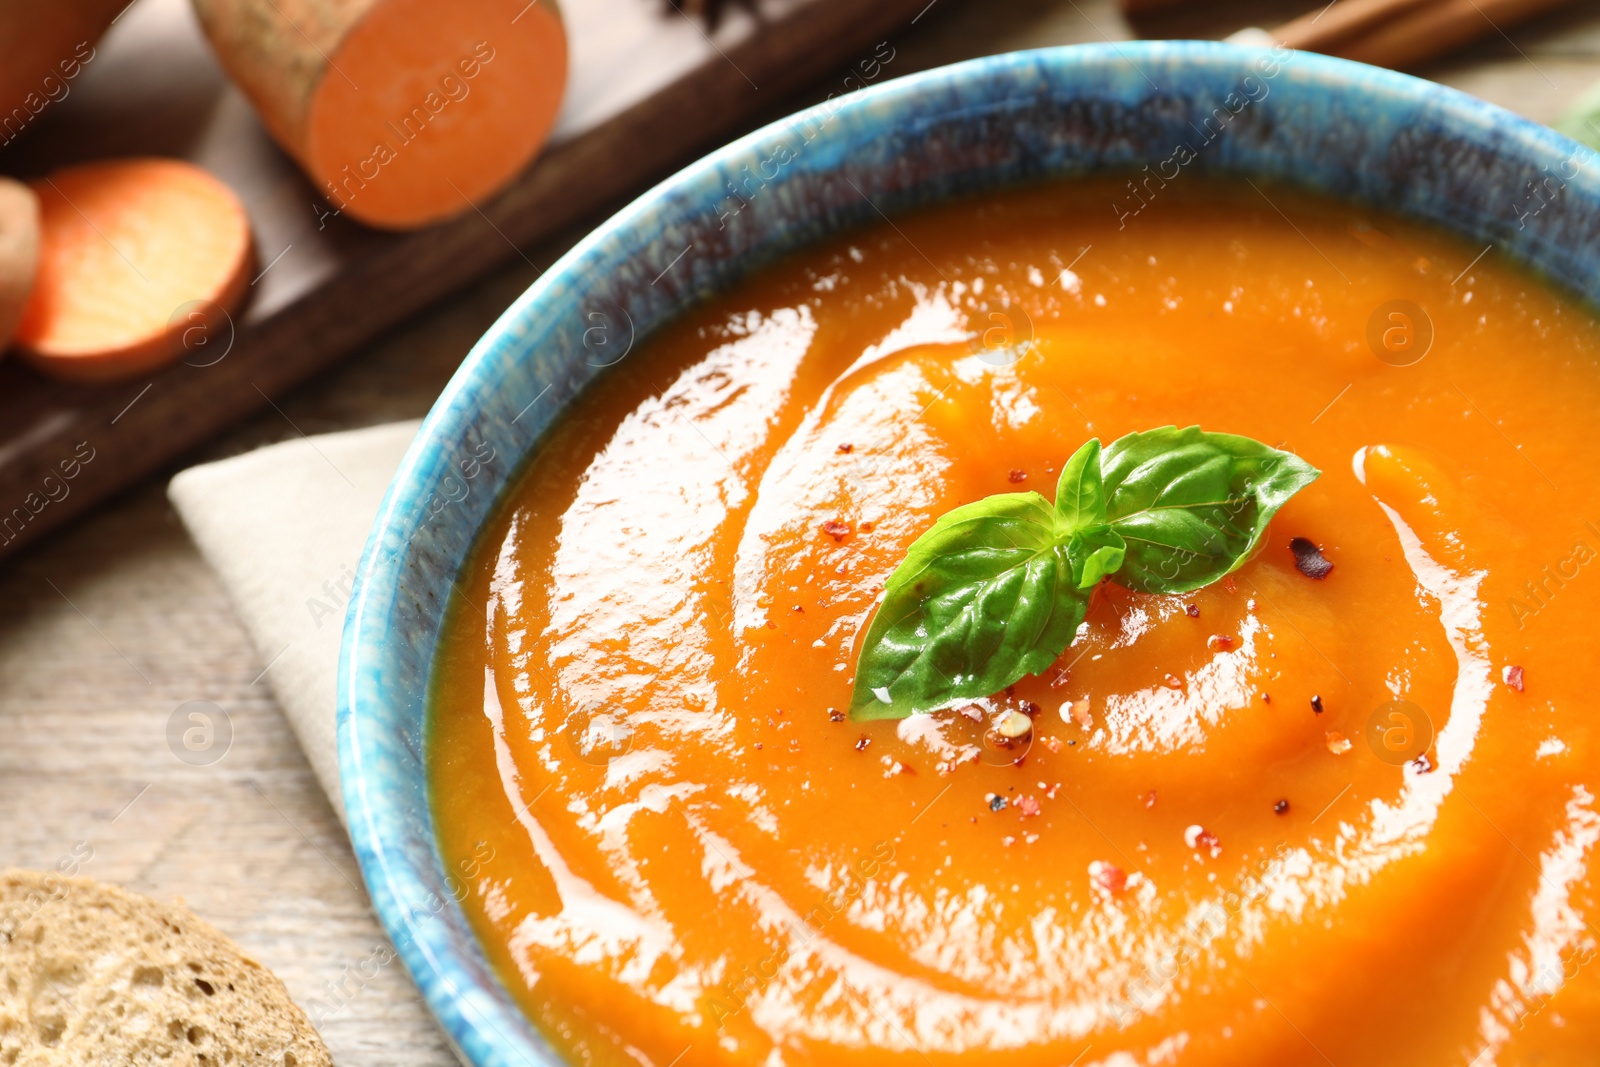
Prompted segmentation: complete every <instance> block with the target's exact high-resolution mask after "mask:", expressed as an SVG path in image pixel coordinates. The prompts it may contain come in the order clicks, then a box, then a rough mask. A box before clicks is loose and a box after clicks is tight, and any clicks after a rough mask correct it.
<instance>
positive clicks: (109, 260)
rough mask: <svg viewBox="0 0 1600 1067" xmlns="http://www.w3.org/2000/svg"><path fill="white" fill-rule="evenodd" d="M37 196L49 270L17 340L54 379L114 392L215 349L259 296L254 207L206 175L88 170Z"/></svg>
mask: <svg viewBox="0 0 1600 1067" xmlns="http://www.w3.org/2000/svg"><path fill="white" fill-rule="evenodd" d="M33 190H34V192H35V193H37V194H38V196H39V204H40V235H41V240H40V253H39V271H38V276H37V279H36V281H35V284H34V287H33V293H32V295H31V296H30V298H29V300H28V305H27V308H26V309H25V310H24V312H23V317H22V322H21V324H20V325H19V326H18V328H17V337H16V340H17V347H18V351H19V352H20V354H21V355H22V356H23V358H25V359H27V360H28V361H29V362H31V363H33V364H34V365H35V366H37V367H38V368H39V369H40V370H42V371H44V372H45V373H47V374H51V375H54V376H56V377H60V378H68V379H72V380H76V381H111V380H115V379H119V378H127V377H132V376H136V375H139V374H143V373H145V372H147V371H150V370H153V369H155V368H156V367H159V366H161V365H163V364H165V363H169V362H171V361H172V360H174V359H177V358H178V357H179V356H181V355H182V354H183V353H184V352H185V351H186V350H187V349H186V344H187V345H188V347H189V348H190V349H192V348H194V346H195V344H196V343H197V341H196V339H197V338H199V343H204V342H205V341H207V340H209V339H210V334H212V333H214V332H215V329H216V326H217V321H216V320H218V319H219V318H221V317H222V316H224V315H226V314H231V313H232V312H233V310H234V309H235V308H237V307H238V305H239V303H240V301H241V300H242V299H243V297H244V293H245V290H246V289H247V288H248V287H249V280H250V276H249V271H250V267H251V264H252V263H253V256H252V246H251V241H250V225H249V222H248V220H247V219H246V217H245V213H244V208H243V206H242V205H241V204H240V203H239V200H238V198H237V197H236V196H234V195H233V192H232V191H231V190H230V189H229V188H228V187H227V186H226V185H223V184H222V183H221V182H220V181H218V180H217V179H215V178H213V177H212V176H211V175H209V174H207V173H206V172H205V171H203V170H201V169H200V168H199V167H196V166H193V165H192V164H189V163H183V162H179V161H177V160H168V159H125V160H115V161H111V162H103V163H89V164H84V165H82V166H77V167H68V168H66V169H64V170H60V171H57V172H55V173H54V174H51V175H49V176H48V177H45V178H41V179H39V180H38V181H36V182H34V183H33ZM197 326H199V327H201V328H202V330H203V331H204V332H205V334H206V336H203V337H202V336H201V335H200V334H197V333H196V328H197Z"/></svg>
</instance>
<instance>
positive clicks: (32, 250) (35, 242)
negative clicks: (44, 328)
mask: <svg viewBox="0 0 1600 1067" xmlns="http://www.w3.org/2000/svg"><path fill="white" fill-rule="evenodd" d="M38 269H39V198H38V197H36V196H34V195H33V190H31V189H29V188H28V187H27V186H26V185H23V184H22V183H21V182H15V181H12V180H11V179H10V178H0V352H4V351H5V349H6V346H7V345H9V344H10V343H11V337H12V335H13V334H15V333H16V331H17V323H18V322H20V321H21V320H22V311H23V309H24V308H25V307H27V306H28V294H29V293H31V292H32V291H33V279H34V275H35V274H36V273H37V272H38Z"/></svg>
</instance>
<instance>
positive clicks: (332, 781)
mask: <svg viewBox="0 0 1600 1067" xmlns="http://www.w3.org/2000/svg"><path fill="white" fill-rule="evenodd" d="M419 425H420V423H419V422H416V421H411V422H397V423H391V424H389V425H386V426H373V427H370V428H368V429H364V430H349V431H346V432H344V433H330V434H321V435H319V436H316V437H303V438H300V439H299V440H295V441H286V442H284V443H283V444H277V445H269V446H268V447H266V448H262V449H258V450H256V451H254V452H247V453H245V454H244V455H242V456H234V457H232V458H231V459H224V460H220V461H218V462H216V463H206V464H204V465H202V466H199V467H191V468H189V469H188V470H186V471H183V472H182V473H180V474H179V475H178V476H177V477H175V478H173V479H172V482H171V484H170V485H168V487H167V495H168V497H170V498H171V500H172V503H173V505H174V506H175V507H176V508H177V509H178V515H179V516H180V517H181V518H182V519H183V524H184V525H185V526H186V527H188V529H189V533H190V534H191V535H192V536H193V537H194V540H195V543H196V544H197V545H199V547H200V554H201V555H202V556H204V557H205V559H206V562H208V563H209V564H211V567H212V569H213V570H215V571H216V572H217V574H218V575H219V576H220V577H221V578H222V584H223V585H224V586H225V587H226V588H227V590H228V593H229V595H230V596H231V597H232V598H233V603H234V606H235V608H236V609H237V610H238V613H239V618H240V619H241V620H243V622H244V626H245V629H246V630H247V631H248V632H249V634H250V640H251V642H252V643H253V644H254V645H255V647H256V650H257V652H258V653H259V654H260V655H261V661H262V664H263V665H264V669H263V672H262V673H263V675H264V676H265V677H264V680H265V681H267V682H268V683H269V684H270V685H271V686H272V691H273V692H274V693H275V694H276V695H277V697H278V702H279V703H280V704H282V705H283V710H284V712H285V713H286V714H287V715H288V717H289V722H290V724H291V725H293V727H294V731H295V735H296V736H297V737H299V739H300V744H301V746H302V747H304V749H305V750H306V756H307V757H308V758H309V759H310V761H311V768H312V770H313V771H315V772H316V775H317V781H319V782H320V783H322V788H323V790H324V791H326V792H327V794H328V800H329V801H330V802H331V803H332V804H333V810H334V811H336V812H338V814H339V818H340V820H341V821H343V820H344V818H345V814H344V803H343V800H342V797H341V794H340V791H339V749H338V743H337V741H336V740H335V734H334V696H335V693H336V692H337V685H338V673H339V639H340V637H341V636H342V633H343V630H344V609H345V605H346V604H348V603H349V600H350V590H351V586H352V584H353V583H354V581H355V573H356V564H357V563H358V562H359V561H360V559H361V550H362V549H363V548H364V547H366V542H367V532H368V531H369V530H370V529H371V527H372V520H373V519H374V518H375V517H376V516H377V514H378V505H379V504H380V503H382V501H383V492H384V490H385V489H387V488H388V486H389V480H390V479H391V478H392V477H393V476H394V472H395V471H396V469H398V468H399V466H400V459H401V457H402V456H404V454H405V450H406V446H408V445H409V444H410V443H411V439H412V438H413V437H415V436H416V433H417V427H418V426H419Z"/></svg>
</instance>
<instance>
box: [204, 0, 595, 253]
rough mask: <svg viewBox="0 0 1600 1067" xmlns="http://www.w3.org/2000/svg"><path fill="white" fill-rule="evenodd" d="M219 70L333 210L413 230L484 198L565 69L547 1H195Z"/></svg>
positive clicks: (524, 147)
mask: <svg viewBox="0 0 1600 1067" xmlns="http://www.w3.org/2000/svg"><path fill="white" fill-rule="evenodd" d="M195 8H196V10H197V11H198V12H199V14H200V21H201V24H202V25H203V26H204V27H205V29H206V32H207V34H208V35H209V37H210V38H211V43H212V46H213V48H214V49H215V50H216V53H217V56H218V58H219V59H220V60H221V62H222V65H223V67H224V68H226V69H227V71H228V73H229V74H230V75H231V76H232V77H233V79H234V80H235V81H236V82H237V83H238V84H239V86H240V87H241V88H242V89H243V90H244V91H245V93H246V94H247V95H249V97H250V98H251V100H252V101H254V103H255V105H256V109H257V110H258V111H259V112H260V114H261V117H262V120H263V121H264V122H265V123H266V126H267V129H268V130H270V131H271V132H272V134H273V136H274V137H275V138H276V139H277V141H278V143H279V144H280V145H282V146H283V148H284V149H285V150H286V151H287V152H288V153H289V154H290V155H292V156H294V157H295V159H297V160H298V161H299V163H300V165H301V167H302V168H304V170H305V171H306V173H307V174H308V175H310V177H311V179H312V181H313V182H314V184H315V185H316V186H317V188H318V190H319V191H321V192H322V193H323V195H324V196H326V197H327V198H328V200H329V202H330V203H331V204H332V205H333V207H334V208H335V209H337V210H339V211H343V212H348V213H349V214H350V215H351V216H352V217H354V218H356V219H359V220H360V221H362V222H365V223H368V224H370V225H373V226H379V227H384V228H388V229H410V228H413V227H418V226H424V225H427V224H429V223H432V222H436V221H438V220H440V219H444V218H448V217H450V216H452V215H456V214H459V213H461V212H463V211H470V210H471V209H472V205H473V204H475V203H477V202H479V201H480V200H481V199H483V198H486V197H488V196H491V195H492V194H494V193H495V192H496V191H497V190H499V189H500V188H501V187H502V186H503V185H504V184H505V183H506V182H507V181H509V180H510V179H511V178H512V177H513V176H514V175H515V174H516V173H517V172H518V171H520V170H521V169H522V168H523V167H524V166H525V165H526V164H527V163H528V161H529V160H530V159H532V158H533V155H534V153H535V152H536V151H538V149H539V147H540V146H541V145H542V144H543V143H544V141H545V138H546V137H548V136H549V133H550V129H551V127H552V125H554V123H555V117H556V111H557V109H558V108H559V107H560V104H561V97H562V93H563V91H564V89H565V86H566V77H567V42H566V31H565V29H564V28H563V26H562V22H561V15H560V11H559V9H558V8H557V7H556V5H555V4H554V3H552V2H551V0H536V2H532V3H530V2H529V0H453V2H452V3H449V4H441V3H438V2H437V0H294V2H289V0H195Z"/></svg>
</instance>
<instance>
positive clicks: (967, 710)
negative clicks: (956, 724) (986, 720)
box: [956, 704, 983, 722]
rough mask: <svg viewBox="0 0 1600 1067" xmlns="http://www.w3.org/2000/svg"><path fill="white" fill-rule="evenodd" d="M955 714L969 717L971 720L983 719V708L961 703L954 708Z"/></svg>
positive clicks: (978, 720)
mask: <svg viewBox="0 0 1600 1067" xmlns="http://www.w3.org/2000/svg"><path fill="white" fill-rule="evenodd" d="M956 714H958V715H960V716H961V717H962V718H963V719H971V720H972V721H973V722H982V721H983V709H982V708H980V707H979V706H978V705H976V704H963V705H961V706H960V707H959V708H957V709H956Z"/></svg>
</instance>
